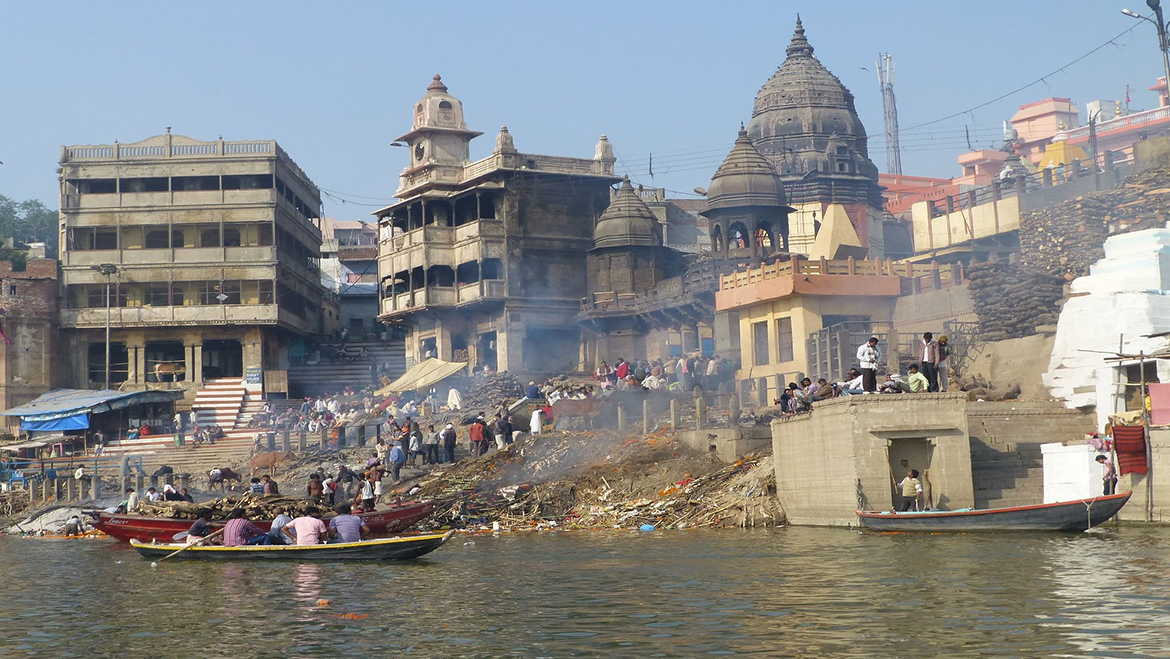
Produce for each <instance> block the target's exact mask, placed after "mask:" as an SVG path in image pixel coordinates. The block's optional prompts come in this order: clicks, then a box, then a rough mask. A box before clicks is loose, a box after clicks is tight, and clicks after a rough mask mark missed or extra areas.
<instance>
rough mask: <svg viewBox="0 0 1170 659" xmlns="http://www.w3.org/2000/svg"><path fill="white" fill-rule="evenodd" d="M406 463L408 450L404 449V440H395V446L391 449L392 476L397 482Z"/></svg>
mask: <svg viewBox="0 0 1170 659" xmlns="http://www.w3.org/2000/svg"><path fill="white" fill-rule="evenodd" d="M404 464H406V451H404V450H403V449H402V442H401V441H395V442H394V447H393V448H391V449H390V478H392V479H394V482H395V483H397V482H398V480H399V474H401V473H402V465H404Z"/></svg>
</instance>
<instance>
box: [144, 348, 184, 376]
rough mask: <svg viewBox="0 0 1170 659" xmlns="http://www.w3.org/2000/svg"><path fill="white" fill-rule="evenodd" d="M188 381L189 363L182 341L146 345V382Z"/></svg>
mask: <svg viewBox="0 0 1170 659" xmlns="http://www.w3.org/2000/svg"><path fill="white" fill-rule="evenodd" d="M186 379H187V362H186V356H185V355H184V350H183V342H182V341H148V342H147V343H146V381H147V382H182V381H183V380H186Z"/></svg>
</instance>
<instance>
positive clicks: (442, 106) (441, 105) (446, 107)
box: [439, 101, 451, 110]
mask: <svg viewBox="0 0 1170 659" xmlns="http://www.w3.org/2000/svg"><path fill="white" fill-rule="evenodd" d="M439 109H440V110H450V109H451V102H450V101H439Z"/></svg>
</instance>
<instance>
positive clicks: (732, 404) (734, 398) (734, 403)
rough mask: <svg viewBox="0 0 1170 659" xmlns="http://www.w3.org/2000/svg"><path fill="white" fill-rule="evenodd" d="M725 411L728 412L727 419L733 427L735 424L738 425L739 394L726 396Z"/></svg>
mask: <svg viewBox="0 0 1170 659" xmlns="http://www.w3.org/2000/svg"><path fill="white" fill-rule="evenodd" d="M727 411H728V417H729V418H730V420H731V423H732V424H733V425H734V424H735V423H738V422H739V414H740V409H739V394H735V393H732V394H729V395H728V396H727Z"/></svg>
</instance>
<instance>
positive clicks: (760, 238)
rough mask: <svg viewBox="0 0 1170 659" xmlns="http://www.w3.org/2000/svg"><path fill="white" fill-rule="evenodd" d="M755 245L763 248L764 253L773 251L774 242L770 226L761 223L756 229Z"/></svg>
mask: <svg viewBox="0 0 1170 659" xmlns="http://www.w3.org/2000/svg"><path fill="white" fill-rule="evenodd" d="M756 244H757V245H759V246H760V247H761V248H763V249H764V251H765V252H771V251H772V250H773V249H775V246H776V241H775V239H774V237H773V236H772V225H770V224H768V223H767V222H763V223H761V224H760V226H759V227H757V228H756Z"/></svg>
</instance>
